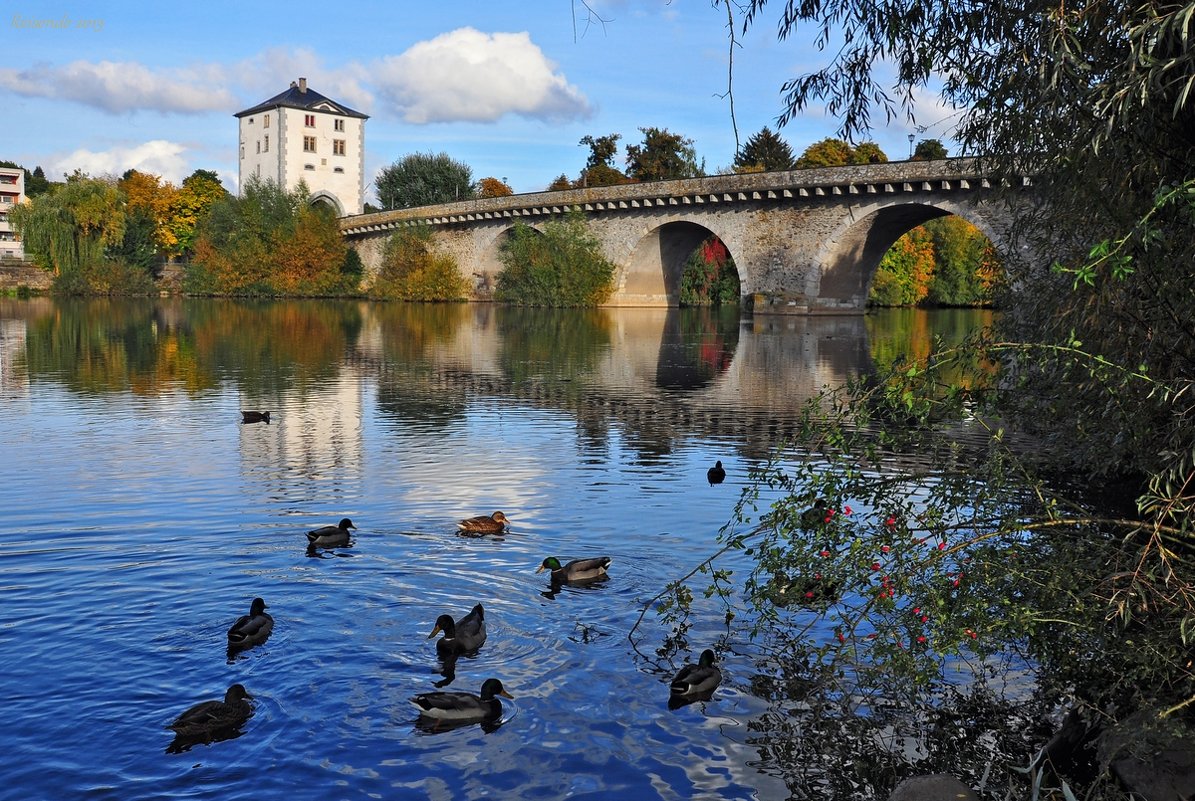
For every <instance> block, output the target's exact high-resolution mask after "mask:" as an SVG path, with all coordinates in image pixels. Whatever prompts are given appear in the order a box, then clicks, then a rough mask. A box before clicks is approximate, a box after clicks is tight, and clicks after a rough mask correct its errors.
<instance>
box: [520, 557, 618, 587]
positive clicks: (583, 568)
mask: <svg viewBox="0 0 1195 801" xmlns="http://www.w3.org/2000/svg"><path fill="white" fill-rule="evenodd" d="M609 564H610V557H609V556H597V557H594V558H592V559H574V560H573V561H571V562H569V563H568V564H566V565H564V566H561V564H560V560H559V559H557V558H556V557H555V556H549V557H548V558H547V559H545V560H544V561H543V564H541V565H540V566H539V567H537V568H536V569H535V572H536V573H539V572H541V571H543V570H550V571H552V583H553V584H560V583H562V582H576V581H594V580H596V579H600V578H605V577H606V568H607V567H608V566H609Z"/></svg>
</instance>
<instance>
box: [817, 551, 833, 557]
mask: <svg viewBox="0 0 1195 801" xmlns="http://www.w3.org/2000/svg"><path fill="white" fill-rule="evenodd" d="M829 555H830V552H829V551H822V552H821V553H819V554H818V556H829Z"/></svg>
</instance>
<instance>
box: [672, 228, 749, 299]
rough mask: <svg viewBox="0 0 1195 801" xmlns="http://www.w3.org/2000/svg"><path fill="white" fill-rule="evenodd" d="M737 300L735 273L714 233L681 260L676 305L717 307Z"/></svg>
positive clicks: (732, 262) (737, 277)
mask: <svg viewBox="0 0 1195 801" xmlns="http://www.w3.org/2000/svg"><path fill="white" fill-rule="evenodd" d="M738 302H739V273H738V269H737V268H736V267H735V265H734V259H733V258H731V256H730V251H729V250H727V249H726V245H725V244H723V243H722V240H721V239H719V238H718V237H716V236H711V237H710V238H709V239H707V240H705V241H704V242H702V243H701V246H700V247H698V248H697V249H696V250H695V251H693V253H692V254H691V255H690V256H689V258H688V260H687V261H686V262H685V269H684V271H683V272H682V273H681V280H680V305H682V306H721V305H723V304H734V303H738Z"/></svg>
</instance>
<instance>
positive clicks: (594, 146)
mask: <svg viewBox="0 0 1195 801" xmlns="http://www.w3.org/2000/svg"><path fill="white" fill-rule="evenodd" d="M621 138H622V134H616V133H612V134H607V135H606V136H598V137H593V136H583V137H581V142H580V144H582V145H588V146H589V158H588V159H586V161H585V167H586V169H588V168H590V167H596V166H598V165H599V164H601V165H604V166H606V167H613V166H614V157H615V156H617V155H618V140H619V139H621Z"/></svg>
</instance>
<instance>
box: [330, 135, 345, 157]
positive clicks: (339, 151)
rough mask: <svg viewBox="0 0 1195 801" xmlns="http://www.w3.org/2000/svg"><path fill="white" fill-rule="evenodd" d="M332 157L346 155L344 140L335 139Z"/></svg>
mask: <svg viewBox="0 0 1195 801" xmlns="http://www.w3.org/2000/svg"><path fill="white" fill-rule="evenodd" d="M332 155H333V156H343V155H344V140H343V139H333V140H332Z"/></svg>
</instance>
